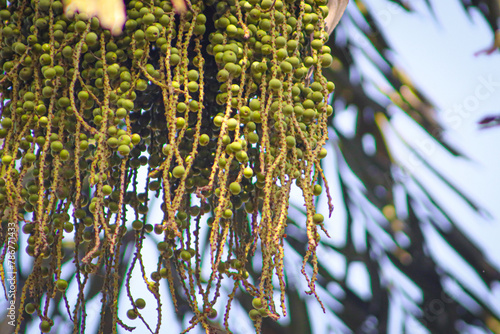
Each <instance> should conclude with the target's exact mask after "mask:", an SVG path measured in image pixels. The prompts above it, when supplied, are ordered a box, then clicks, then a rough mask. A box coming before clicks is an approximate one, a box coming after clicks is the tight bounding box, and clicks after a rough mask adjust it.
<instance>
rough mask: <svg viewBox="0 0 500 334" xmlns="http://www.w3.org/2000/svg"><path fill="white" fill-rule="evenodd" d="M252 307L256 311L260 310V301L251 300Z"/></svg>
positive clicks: (258, 299)
mask: <svg viewBox="0 0 500 334" xmlns="http://www.w3.org/2000/svg"><path fill="white" fill-rule="evenodd" d="M252 306H253V307H254V308H256V309H261V308H262V299H260V298H254V299H253V300H252Z"/></svg>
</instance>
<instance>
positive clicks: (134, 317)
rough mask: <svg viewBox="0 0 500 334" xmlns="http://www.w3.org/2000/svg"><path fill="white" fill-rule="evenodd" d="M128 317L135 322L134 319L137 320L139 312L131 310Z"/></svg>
mask: <svg viewBox="0 0 500 334" xmlns="http://www.w3.org/2000/svg"><path fill="white" fill-rule="evenodd" d="M127 317H128V318H129V319H130V320H134V319H137V312H136V311H135V310H133V309H130V310H128V311H127Z"/></svg>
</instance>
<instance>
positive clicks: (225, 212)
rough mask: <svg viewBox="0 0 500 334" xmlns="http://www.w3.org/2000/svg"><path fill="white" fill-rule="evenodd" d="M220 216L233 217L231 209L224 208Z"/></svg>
mask: <svg viewBox="0 0 500 334" xmlns="http://www.w3.org/2000/svg"><path fill="white" fill-rule="evenodd" d="M222 217H224V218H226V219H229V218H231V217H233V210H231V209H226V210H224V212H223V213H222Z"/></svg>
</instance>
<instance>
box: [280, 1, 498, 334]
mask: <svg viewBox="0 0 500 334" xmlns="http://www.w3.org/2000/svg"><path fill="white" fill-rule="evenodd" d="M369 2H370V1H364V2H363V1H352V2H351V3H350V6H348V9H347V11H346V14H345V15H344V17H343V18H342V20H341V23H340V24H339V26H338V27H337V29H336V30H335V31H334V35H333V36H332V37H331V38H330V47H331V48H332V53H333V54H334V55H335V56H336V57H337V58H336V61H335V62H334V63H333V64H332V67H331V68H330V69H329V70H328V71H327V73H326V75H327V76H328V77H329V80H332V81H334V82H335V84H336V90H335V99H334V100H333V102H332V103H333V104H334V105H335V110H336V112H337V113H338V112H340V111H342V110H349V113H350V116H351V118H352V119H353V123H354V126H353V129H351V131H349V133H348V134H346V130H345V127H344V128H343V127H342V126H341V125H339V124H338V122H335V121H333V122H332V135H331V136H330V139H331V144H332V147H333V149H332V150H333V151H334V152H335V158H334V159H331V160H330V161H329V162H328V164H329V166H324V168H325V170H326V171H327V173H328V170H329V169H331V170H335V171H336V176H335V177H336V178H337V180H332V179H330V182H335V183H338V184H339V187H340V190H341V193H342V197H343V202H344V208H343V209H342V208H341V211H342V210H345V215H346V237H345V240H344V242H343V243H342V242H341V243H340V245H338V242H337V243H335V242H331V241H329V240H325V241H324V242H323V243H322V247H323V248H324V249H323V251H322V252H323V254H324V256H325V257H327V258H325V259H324V260H323V261H321V258H320V263H321V264H322V269H321V270H320V274H321V276H322V279H320V281H319V282H320V284H321V285H322V286H323V287H324V288H325V291H330V292H331V293H334V294H336V295H337V297H338V300H339V301H340V303H341V304H342V306H343V308H342V307H341V310H340V311H336V314H337V315H338V317H339V318H340V319H341V321H342V322H343V324H345V325H346V327H347V328H348V329H345V332H349V331H352V332H354V333H386V332H387V331H388V324H389V321H390V320H389V318H390V317H391V314H392V317H396V318H399V319H400V320H399V321H400V322H401V323H400V325H399V329H400V330H399V331H396V332H407V333H413V332H421V331H422V332H430V333H455V332H458V331H459V329H458V328H462V329H461V330H460V331H461V332H469V331H468V330H467V329H464V328H466V327H464V326H465V325H463V324H468V325H471V326H475V327H476V329H477V328H479V329H481V328H482V329H483V331H487V328H488V327H489V329H490V330H492V331H494V332H496V331H497V330H498V329H496V330H495V328H497V327H495V326H496V325H495V324H497V323H498V322H497V321H498V318H499V316H500V314H499V311H498V308H495V306H496V305H493V304H491V303H490V302H489V300H488V297H487V296H485V295H484V294H481V293H478V290H475V289H474V288H471V287H470V286H467V283H465V281H464V280H463V279H462V277H455V276H454V275H453V274H452V273H451V272H450V271H449V270H447V268H446V267H445V266H443V264H442V263H439V262H438V261H437V260H436V257H435V256H434V254H431V252H430V248H432V247H431V245H430V243H431V240H430V238H431V236H433V237H436V238H437V239H436V240H439V242H440V243H442V247H445V248H447V249H448V250H449V251H450V252H451V253H453V254H455V255H456V257H457V258H458V259H460V261H462V262H463V264H464V265H465V266H466V267H467V270H468V272H469V273H470V274H471V275H473V276H475V277H476V278H477V279H479V280H480V282H481V284H482V285H483V287H484V288H485V290H486V291H488V292H489V293H490V296H491V287H492V284H494V283H495V282H498V280H499V279H500V273H499V268H498V267H496V266H495V265H494V264H492V263H491V262H489V261H488V260H487V259H486V258H485V254H483V252H482V251H481V250H480V249H479V247H478V246H477V245H476V244H474V242H472V241H471V240H470V239H469V238H468V237H467V236H466V235H464V233H463V232H462V230H461V229H460V228H458V227H457V225H456V224H455V222H454V220H453V218H452V217H451V216H450V214H449V213H448V212H447V211H446V210H445V209H444V208H443V207H442V206H441V205H440V201H439V198H438V196H439V195H436V194H434V193H432V192H430V191H428V190H427V189H425V187H424V186H423V184H422V182H421V181H420V180H419V178H418V177H417V176H416V175H413V174H412V173H411V172H408V171H407V170H406V169H405V168H404V167H405V166H404V164H401V163H400V162H399V161H398V160H397V159H396V158H395V157H393V156H392V150H391V148H390V146H388V145H387V144H386V141H387V137H389V136H392V137H396V138H398V139H399V141H400V142H401V144H402V145H403V146H405V147H406V149H407V150H408V151H409V152H411V153H412V154H413V156H414V157H415V158H416V160H417V161H418V162H419V165H420V168H423V169H426V170H427V172H429V173H431V174H432V175H434V177H435V179H437V180H439V182H440V183H441V186H442V187H443V188H446V189H448V190H449V191H452V192H454V193H455V194H456V195H458V196H459V198H460V201H461V203H460V205H461V206H467V207H469V209H471V210H473V211H475V212H476V214H477V215H478V217H481V216H485V215H487V213H485V212H484V211H483V210H482V209H481V207H480V205H479V204H477V203H475V202H474V201H473V200H472V199H471V198H469V197H468V196H467V194H465V193H463V192H462V191H461V190H460V189H459V188H458V187H457V186H455V185H454V184H453V183H452V182H451V181H450V180H448V179H447V177H446V175H444V174H442V173H440V172H439V171H438V170H437V169H436V168H435V167H434V166H433V164H432V161H430V162H429V161H426V160H425V158H424V157H423V156H421V155H420V154H419V153H418V150H417V149H416V148H415V147H412V146H411V144H409V143H407V142H406V141H405V140H404V139H403V137H402V136H400V135H399V134H397V131H396V130H395V129H394V128H392V126H391V125H390V119H391V115H392V113H391V112H390V111H389V109H391V108H393V109H394V108H395V107H396V108H397V109H399V111H402V112H404V113H406V115H407V116H408V117H410V118H411V119H412V120H413V121H414V122H415V123H416V124H418V125H419V126H420V127H421V129H423V130H425V131H426V132H427V133H428V136H430V137H431V138H433V140H435V141H436V142H437V143H439V145H440V146H442V147H443V148H444V149H446V150H447V152H448V153H449V154H451V155H453V156H456V157H461V158H465V157H462V156H461V155H460V152H459V150H457V149H456V148H454V147H452V146H450V145H449V144H448V143H446V142H445V141H444V140H443V138H442V137H441V133H442V129H441V127H440V125H439V123H438V122H437V121H436V117H435V109H434V108H433V106H432V104H431V103H430V102H429V100H427V99H426V98H425V96H424V94H423V93H421V92H419V90H418V89H417V88H416V87H415V86H414V85H413V84H412V82H411V80H410V79H409V78H408V77H407V75H405V74H404V73H403V71H402V70H400V69H398V68H397V67H396V66H395V65H394V63H393V61H392V55H391V47H390V45H389V44H388V43H387V41H386V39H385V37H384V30H381V29H379V27H378V26H377V22H376V20H375V19H374V15H373V14H372V13H371V12H370V11H369V9H368V8H369V7H368V6H367V5H365V3H366V4H369ZM392 2H394V3H396V4H398V5H399V6H400V7H401V9H402V10H405V11H410V10H411V6H410V2H408V1H396V0H394V1H392ZM426 4H427V6H428V7H429V8H430V9H431V10H432V2H431V1H426ZM462 5H463V6H464V9H466V10H470V9H471V8H478V9H479V11H480V12H481V13H482V14H483V15H484V17H485V18H486V19H487V21H488V22H489V24H490V26H491V28H492V30H493V31H495V30H497V29H498V26H497V20H498V17H499V16H500V12H499V3H498V1H463V2H462ZM361 57H364V59H365V60H366V59H369V60H370V61H371V63H372V65H373V66H372V67H373V69H375V70H376V71H377V75H378V77H381V78H383V79H382V80H381V81H385V83H386V84H385V85H384V86H383V87H382V86H378V85H376V84H375V83H373V82H372V81H371V80H370V79H369V78H368V75H365V73H363V70H362V69H361V67H360V66H359V64H358V62H359V60H360V58H361ZM334 117H335V115H334ZM368 139H369V141H370V142H371V143H372V145H371V147H372V148H371V149H367V148H366V141H367V140H368ZM332 174H333V172H332ZM320 202H321V200H320ZM394 205H396V210H395V209H394ZM320 207H321V206H320ZM294 208H295V209H297V211H303V210H302V208H301V207H300V206H299V205H296V206H295V207H294ZM337 209H339V208H337ZM338 219H339V218H338V217H337V218H336V221H338ZM296 221H297V225H300V220H296ZM332 226H333V225H332ZM290 228H291V229H292V230H294V231H299V229H295V228H293V227H290ZM289 235H291V237H290V238H289V241H290V245H291V246H292V247H293V248H295V249H296V250H297V251H298V252H299V253H300V252H301V250H302V252H303V249H304V246H303V244H301V243H300V242H298V240H300V239H301V236H300V235H297V234H294V233H289ZM433 242H434V241H433ZM332 252H334V253H336V254H337V255H338V256H339V257H340V258H342V260H343V261H345V265H344V266H342V268H341V269H339V270H340V272H341V273H340V274H338V273H337V274H333V273H332V271H333V270H332V269H331V266H330V267H328V262H329V261H331V257H328V256H329V254H333V253H332ZM450 261H452V260H451V259H450ZM351 265H354V266H358V267H360V268H363V270H364V272H366V273H367V277H368V278H369V279H368V282H369V283H368V284H369V290H368V292H369V293H367V294H366V293H365V294H364V295H363V294H362V293H361V294H360V292H359V291H357V288H356V287H355V285H354V284H349V277H348V273H349V268H350V266H351ZM363 270H362V271H363ZM332 282H335V284H334V285H332ZM332 286H335V288H333V287H332ZM449 291H460V292H459V293H457V294H452V293H450V292H449ZM450 295H454V297H450ZM457 296H459V297H457ZM492 319H497V320H492ZM393 320H394V319H393ZM316 321H317V320H316ZM403 323H405V325H403ZM460 326H462V327H460ZM392 328H393V329H394V326H393V327H392ZM319 332H321V331H319ZM335 332H337V331H335ZM338 332H344V331H342V330H338Z"/></svg>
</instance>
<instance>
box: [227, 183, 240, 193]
mask: <svg viewBox="0 0 500 334" xmlns="http://www.w3.org/2000/svg"><path fill="white" fill-rule="evenodd" d="M229 191H231V193H232V194H233V195H238V194H239V193H240V192H241V186H240V184H239V183H238V182H233V183H231V184H230V185H229Z"/></svg>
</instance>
